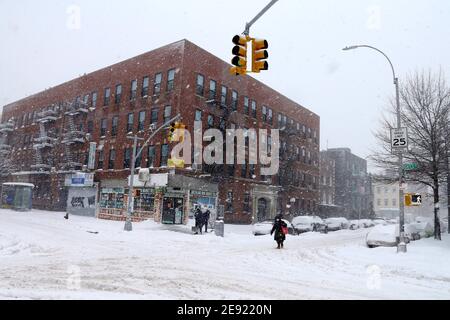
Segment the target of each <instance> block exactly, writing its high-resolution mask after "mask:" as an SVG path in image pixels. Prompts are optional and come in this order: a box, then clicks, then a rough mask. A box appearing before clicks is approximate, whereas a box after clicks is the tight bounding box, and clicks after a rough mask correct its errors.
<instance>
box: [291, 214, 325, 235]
mask: <svg viewBox="0 0 450 320" xmlns="http://www.w3.org/2000/svg"><path fill="white" fill-rule="evenodd" d="M292 225H293V226H294V228H295V229H296V230H297V232H298V233H304V232H311V231H320V230H321V229H322V228H323V226H324V225H325V223H324V222H323V220H322V219H321V218H320V217H318V216H298V217H295V218H294V219H292Z"/></svg>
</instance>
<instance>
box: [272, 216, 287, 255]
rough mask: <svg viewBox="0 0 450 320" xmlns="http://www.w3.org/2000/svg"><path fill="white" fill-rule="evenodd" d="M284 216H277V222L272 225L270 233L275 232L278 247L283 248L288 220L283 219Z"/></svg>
mask: <svg viewBox="0 0 450 320" xmlns="http://www.w3.org/2000/svg"><path fill="white" fill-rule="evenodd" d="M282 218H283V216H282V215H281V214H279V215H277V216H276V217H275V222H274V224H273V227H272V231H270V235H272V234H273V233H275V235H274V240H275V241H276V242H277V244H278V247H277V249H281V248H283V244H284V240H286V235H285V234H284V232H283V227H284V228H287V224H286V222H284V221H283V220H282Z"/></svg>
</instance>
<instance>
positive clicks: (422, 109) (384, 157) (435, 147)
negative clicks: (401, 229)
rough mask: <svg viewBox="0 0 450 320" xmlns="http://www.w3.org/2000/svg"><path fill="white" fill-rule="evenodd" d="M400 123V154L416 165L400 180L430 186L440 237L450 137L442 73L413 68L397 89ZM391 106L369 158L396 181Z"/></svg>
mask: <svg viewBox="0 0 450 320" xmlns="http://www.w3.org/2000/svg"><path fill="white" fill-rule="evenodd" d="M400 103H401V108H402V113H401V119H402V126H404V127H407V128H408V137H409V150H408V152H407V153H405V154H404V156H403V159H404V161H405V162H411V163H416V164H417V165H418V169H417V170H414V171H404V175H403V179H404V181H411V182H418V183H422V184H425V185H427V186H430V187H431V188H432V189H433V198H434V226H435V228H434V230H435V231H434V236H435V239H439V240H440V239H441V232H440V222H439V186H440V184H441V183H443V182H446V181H447V171H448V157H447V155H448V153H447V150H448V148H447V146H448V141H449V139H450V130H449V129H448V125H449V110H450V88H449V87H447V85H446V83H445V80H444V75H443V74H442V72H439V73H438V74H437V75H433V74H432V73H431V72H430V71H428V72H423V71H422V72H416V73H415V74H414V75H413V76H410V77H409V78H408V79H407V80H406V82H405V84H404V85H403V86H402V87H401V89H400ZM394 113H395V107H394V105H392V109H390V110H389V115H388V116H385V117H384V118H383V120H382V127H381V128H380V129H379V130H378V131H377V132H376V133H375V136H376V138H377V140H378V141H379V143H380V147H381V151H380V152H376V153H374V154H373V155H372V156H371V160H372V161H373V162H374V163H375V164H376V165H377V166H378V167H380V168H383V169H385V170H386V173H387V174H384V175H383V176H382V177H380V176H378V178H381V179H383V180H385V181H391V182H393V181H395V180H397V181H398V174H396V172H398V171H399V170H398V163H397V157H396V156H395V155H393V154H392V153H391V142H390V129H391V128H396V123H395V121H394V118H393V115H394Z"/></svg>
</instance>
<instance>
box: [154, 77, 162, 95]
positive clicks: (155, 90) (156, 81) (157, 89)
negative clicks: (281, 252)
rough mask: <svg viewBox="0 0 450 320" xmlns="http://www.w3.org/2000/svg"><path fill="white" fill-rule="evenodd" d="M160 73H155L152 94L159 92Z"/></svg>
mask: <svg viewBox="0 0 450 320" xmlns="http://www.w3.org/2000/svg"><path fill="white" fill-rule="evenodd" d="M161 82H162V73H157V74H156V75H155V84H154V86H153V94H154V95H158V94H160V92H161Z"/></svg>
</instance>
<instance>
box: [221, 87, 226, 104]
mask: <svg viewBox="0 0 450 320" xmlns="http://www.w3.org/2000/svg"><path fill="white" fill-rule="evenodd" d="M227 94H228V88H227V87H225V86H222V90H221V92H220V103H221V104H222V105H223V106H226V105H227Z"/></svg>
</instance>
